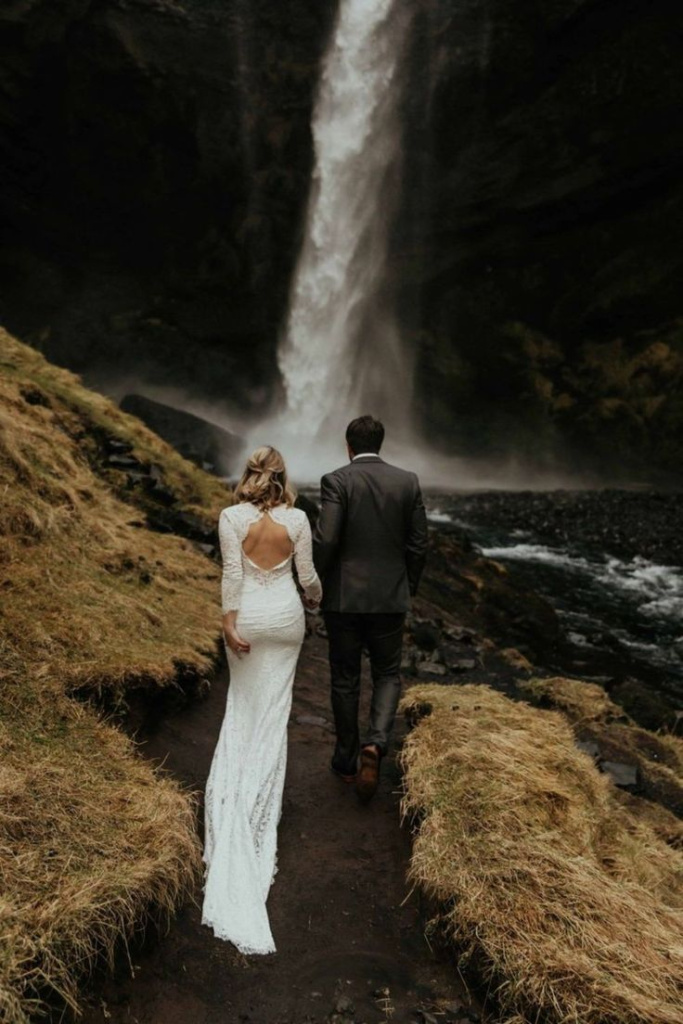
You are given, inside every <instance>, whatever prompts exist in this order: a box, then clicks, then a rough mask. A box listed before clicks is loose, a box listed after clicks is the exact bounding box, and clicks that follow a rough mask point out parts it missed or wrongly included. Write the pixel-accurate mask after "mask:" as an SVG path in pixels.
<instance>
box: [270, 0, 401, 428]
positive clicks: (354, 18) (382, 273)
mask: <svg viewBox="0 0 683 1024" xmlns="http://www.w3.org/2000/svg"><path fill="white" fill-rule="evenodd" d="M407 6H408V5H407V4H405V3H404V2H403V0H342V3H341V8H340V11H339V15H338V21H337V26H336V30H335V33H334V35H333V38H332V42H331V45H330V48H329V51H328V53H327V56H326V58H325V62H324V67H323V72H322V78H321V83H320V87H319V92H318V97H317V102H316V106H315V112H314V117H313V138H314V145H315V169H314V173H313V182H312V192H311V197H310V201H309V207H308V214H307V224H306V232H305V241H304V245H303V249H302V252H301V255H300V258H299V263H298V266H297V269H296V274H295V278H294V283H293V288H292V293H291V300H290V311H289V316H288V320H287V325H286V331H285V333H284V337H283V339H282V342H281V345H280V351H279V365H280V370H281V372H282V376H283V380H284V384H285V388H286V397H287V406H286V410H285V411H284V414H283V416H282V418H281V421H280V425H281V428H282V430H283V431H284V433H285V434H287V435H289V436H291V437H292V438H293V439H294V438H304V437H308V438H316V437H318V438H320V437H321V435H322V436H325V435H329V433H330V432H331V431H334V432H335V433H336V431H337V430H338V429H339V427H340V426H341V425H342V424H343V423H344V422H347V421H348V420H349V418H350V417H352V416H353V415H356V414H358V413H359V412H361V411H370V410H372V411H375V410H376V412H377V414H379V415H382V416H384V417H385V418H387V419H389V420H390V419H391V415H390V414H391V409H392V408H394V409H395V408H396V407H397V406H398V407H399V408H400V410H401V412H403V413H404V414H405V410H406V407H407V401H408V399H409V378H410V370H409V366H408V364H407V360H406V357H405V353H404V352H403V351H402V346H401V340H400V337H399V331H398V329H397V325H396V322H395V319H394V316H393V314H392V308H391V306H392V303H391V296H390V294H389V291H388V288H387V285H388V280H387V278H388V275H387V273H386V271H387V247H388V232H389V227H390V223H391V214H392V212H393V201H394V199H395V197H396V193H397V187H398V172H399V164H400V129H399V123H398V110H397V103H398V97H399V81H398V79H399V70H400V58H401V53H402V48H403V47H402V44H403V41H404V39H405V37H406V32H407V25H408V18H409V15H408V12H407V10H405V9H404V8H406V7H407ZM366 406H367V407H368V408H367V410H366Z"/></svg>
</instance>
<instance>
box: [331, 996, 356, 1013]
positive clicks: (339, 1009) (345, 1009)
mask: <svg viewBox="0 0 683 1024" xmlns="http://www.w3.org/2000/svg"><path fill="white" fill-rule="evenodd" d="M334 1012H335V1013H339V1014H343V1015H344V1016H348V1017H352V1016H353V1015H354V1013H355V1012H356V1007H355V1006H354V1004H353V1000H352V999H349V997H348V996H339V999H337V1001H336V1003H335V1004H334Z"/></svg>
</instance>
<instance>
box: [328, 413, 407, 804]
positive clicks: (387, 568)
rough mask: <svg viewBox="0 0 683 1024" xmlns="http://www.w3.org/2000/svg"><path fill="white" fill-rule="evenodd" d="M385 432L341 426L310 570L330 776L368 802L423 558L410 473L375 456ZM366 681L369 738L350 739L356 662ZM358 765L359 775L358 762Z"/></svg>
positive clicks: (362, 424) (365, 423) (367, 425)
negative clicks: (321, 630)
mask: <svg viewBox="0 0 683 1024" xmlns="http://www.w3.org/2000/svg"><path fill="white" fill-rule="evenodd" d="M383 440H384V427H383V426H382V424H381V423H380V422H379V420H376V419H374V418H373V417H372V416H360V417H359V418H358V419H355V420H353V421H352V422H351V423H349V425H348V427H347V430H346V446H347V450H348V454H349V460H350V461H349V463H348V465H346V466H342V468H341V469H336V470H334V472H332V473H328V474H326V476H324V477H323V478H322V481H321V485H320V486H321V501H322V505H321V510H320V518H319V520H318V525H317V527H316V531H315V536H314V541H313V545H314V560H315V566H316V569H317V570H318V574H319V576H320V578H321V580H322V582H323V602H322V607H323V613H324V616H325V625H326V628H327V635H328V638H329V657H330V673H331V677H332V708H333V711H334V720H335V726H336V732H337V744H336V747H335V751H334V756H333V758H332V770H333V771H335V772H336V773H337V774H338V775H340V776H341V777H342V778H343V779H344V781H346V782H354V781H355V783H356V791H357V793H358V795H359V797H360V798H361V799H362V800H364V801H366V800H369V799H370V798H371V797H372V796H373V794H374V792H375V790H376V789H377V783H378V780H379V767H380V761H381V758H382V757H383V756H384V754H386V751H387V746H388V744H389V738H390V735H391V730H392V726H393V724H394V717H395V715H396V707H397V705H398V700H399V696H400V690H401V679H400V668H401V648H402V643H403V626H404V622H405V617H406V612H407V611H408V609H409V607H410V598H411V596H412V595H414V594H415V593H416V591H417V586H418V583H419V580H420V575H421V573H422V569H423V567H424V562H425V557H426V551H427V518H426V515H425V509H424V505H423V503H422V495H421V493H420V485H419V483H418V479H417V477H416V475H415V474H414V473H408V472H406V471H405V470H403V469H397V468H396V467H395V466H390V465H389V464H388V463H387V462H384V460H383V459H381V458H380V456H379V451H380V448H381V447H382V441H383ZM363 648H367V651H368V653H369V655H370V670H371V674H372V706H371V710H370V728H369V731H368V733H367V735H366V737H365V740H364V742H363V744H362V746H361V742H360V737H359V732H358V702H359V697H360V674H361V654H362V651H363ZM359 758H360V768H359V767H358V761H359Z"/></svg>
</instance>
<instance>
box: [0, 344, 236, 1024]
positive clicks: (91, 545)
mask: <svg viewBox="0 0 683 1024" xmlns="http://www.w3.org/2000/svg"><path fill="white" fill-rule="evenodd" d="M0 372H1V374H2V375H1V376H0V493H1V494H2V502H1V503H0V600H1V602H2V619H1V620H0V656H1V662H0V664H1V668H0V672H1V677H2V678H1V683H2V688H1V689H0V744H1V747H2V764H1V765H0V893H1V894H2V895H1V896H0V1019H3V1020H7V1021H8V1022H10V1024H25V1022H26V1021H27V1020H28V1019H29V1015H30V1014H35V1013H37V1012H39V1011H40V1009H41V1006H42V1005H43V1000H44V999H45V998H46V997H49V996H50V994H51V993H53V994H54V993H57V994H58V995H59V996H60V997H61V998H62V999H64V1000H65V1001H66V1002H67V1003H68V1004H70V1005H72V1006H75V1005H76V1001H77V984H78V981H79V979H80V978H81V977H82V975H83V973H84V972H85V971H87V969H88V967H89V966H90V965H91V964H92V962H93V960H94V958H95V957H96V956H100V955H103V954H104V955H105V956H109V957H111V955H112V951H113V949H114V946H115V943H116V940H117V939H118V938H119V937H121V936H126V935H130V934H131V932H132V931H134V930H135V929H136V928H138V927H141V926H142V925H144V922H145V921H146V920H148V919H149V918H150V917H154V916H161V917H163V916H164V915H165V914H169V913H170V912H171V911H172V909H173V907H174V906H175V905H176V904H177V902H178V900H180V899H182V898H183V897H184V895H186V893H187V892H188V891H189V890H190V888H191V887H192V886H193V885H194V884H195V882H196V879H197V876H198V871H199V868H200V850H199V845H198V840H197V835H196V828H195V814H194V800H193V797H192V796H191V795H190V794H188V793H185V792H183V791H182V790H181V788H180V787H179V786H178V785H177V784H176V783H174V782H173V781H172V780H171V779H170V778H168V777H165V776H164V775H163V774H161V773H159V772H157V771H154V770H153V769H152V768H151V767H150V765H149V764H147V763H146V762H144V761H143V760H142V759H141V758H140V757H138V756H137V754H136V753H135V750H134V747H133V744H132V743H131V742H130V741H129V740H127V739H126V738H125V737H124V736H123V735H122V734H121V733H120V732H119V731H117V730H116V729H115V728H112V727H111V726H109V725H107V724H106V723H105V722H103V721H102V720H100V719H99V718H98V716H97V714H96V712H95V711H94V710H93V709H92V708H90V707H86V706H83V705H81V704H78V703H76V702H75V701H74V700H73V699H70V697H69V694H70V693H73V692H74V691H76V690H77V691H78V692H79V693H81V694H86V695H87V694H89V693H92V694H102V693H105V692H106V693H107V694H108V695H109V696H111V697H112V698H113V699H114V700H124V699H125V693H126V689H127V688H128V687H130V686H131V685H137V686H147V687H153V688H158V687H167V686H175V685H177V681H178V677H179V674H181V675H185V676H188V675H189V676H191V677H194V678H201V677H203V676H205V675H206V674H208V673H210V672H211V670H212V668H213V665H214V661H215V656H216V651H217V637H218V633H219V624H220V605H219V601H218V572H217V568H216V566H215V565H214V564H213V563H212V562H210V561H209V560H208V559H207V558H206V557H205V556H203V555H202V554H201V553H200V552H198V551H197V550H195V548H194V546H193V545H192V544H191V543H190V542H189V541H185V540H183V539H181V538H179V537H176V536H172V535H168V534H164V535H162V534H158V533H153V532H151V531H150V530H148V529H147V528H146V526H145V518H144V515H142V514H141V512H140V510H139V509H137V508H136V507H135V506H134V505H133V504H131V503H129V501H123V500H121V497H120V496H119V495H118V494H117V484H116V480H115V479H112V478H111V475H110V474H109V473H108V472H107V471H104V472H103V473H102V474H100V472H98V468H97V458H96V456H97V442H96V440H93V438H96V437H97V433H98V432H102V433H105V434H108V435H110V436H115V437H119V438H121V439H122V440H127V441H129V442H130V443H132V444H133V445H134V449H135V451H136V453H137V454H138V455H139V457H140V458H141V459H146V460H149V461H154V462H155V463H156V464H157V465H159V466H160V467H161V469H162V471H163V474H164V478H165V482H166V484H167V485H168V486H169V487H170V488H171V489H172V490H174V493H176V494H177V497H178V506H179V507H181V508H185V509H189V510H192V511H195V512H197V513H198V514H201V515H203V516H204V517H205V518H206V519H207V520H212V521H214V522H215V517H216V516H217V511H218V508H220V507H221V506H222V505H225V504H228V503H229V501H230V495H229V493H228V492H227V491H226V490H225V488H223V487H222V485H221V484H220V482H219V481H216V480H213V479H211V478H210V477H208V476H207V475H206V474H204V473H202V472H201V471H200V470H198V469H196V468H195V467H194V466H192V465H190V464H189V463H187V462H185V461H184V460H183V459H181V458H180V456H178V455H177V454H176V453H175V452H173V451H172V450H171V449H170V448H169V447H168V446H167V445H165V444H164V442H162V441H160V440H159V439H158V438H156V437H155V436H154V435H153V434H151V432H150V431H148V430H147V429H146V428H145V427H143V426H142V424H139V423H138V422H137V421H136V420H135V419H133V418H132V417H129V416H125V415H124V414H123V413H121V412H120V411H119V410H118V409H116V407H115V406H113V405H112V404H111V403H109V402H108V401H107V400H106V399H104V398H102V397H101V396H97V395H93V394H91V393H89V392H87V391H86V389H85V388H83V387H82V386H81V385H80V384H79V382H78V380H77V379H76V378H75V377H73V376H72V375H71V374H68V373H67V372H66V371H63V370H58V369H56V368H54V367H51V366H50V365H49V364H48V363H46V362H45V360H43V358H42V357H41V356H40V355H38V354H37V353H34V352H32V351H31V350H30V349H28V348H27V347H26V346H23V345H21V344H20V343H19V342H16V341H15V340H14V339H11V338H9V336H7V335H6V334H5V333H4V332H0Z"/></svg>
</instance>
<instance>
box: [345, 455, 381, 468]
mask: <svg viewBox="0 0 683 1024" xmlns="http://www.w3.org/2000/svg"><path fill="white" fill-rule="evenodd" d="M382 461H383V460H382V459H381V458H380V456H379V455H377V454H375V453H374V452H372V453H370V452H368V453H367V454H364V453H363V452H361V453H360V455H354V457H353V458H352V459H351V465H352V466H354V465H360V466H362V465H363V463H364V462H382Z"/></svg>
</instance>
